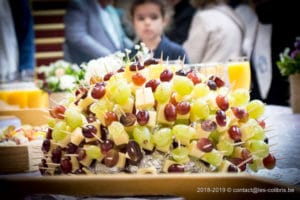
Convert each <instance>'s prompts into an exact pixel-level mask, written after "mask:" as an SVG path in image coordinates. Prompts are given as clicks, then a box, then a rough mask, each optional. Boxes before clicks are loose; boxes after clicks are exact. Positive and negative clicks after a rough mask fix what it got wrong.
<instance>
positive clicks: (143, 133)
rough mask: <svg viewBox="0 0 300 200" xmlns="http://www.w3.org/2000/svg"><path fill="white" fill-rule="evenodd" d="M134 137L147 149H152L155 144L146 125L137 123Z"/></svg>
mask: <svg viewBox="0 0 300 200" xmlns="http://www.w3.org/2000/svg"><path fill="white" fill-rule="evenodd" d="M132 134H133V139H134V140H135V141H136V142H137V143H138V144H139V145H140V146H141V147H142V148H145V149H149V150H151V149H152V148H153V144H152V142H151V133H150V131H149V129H148V128H147V127H146V126H140V125H137V126H135V127H134V129H133V133H132Z"/></svg>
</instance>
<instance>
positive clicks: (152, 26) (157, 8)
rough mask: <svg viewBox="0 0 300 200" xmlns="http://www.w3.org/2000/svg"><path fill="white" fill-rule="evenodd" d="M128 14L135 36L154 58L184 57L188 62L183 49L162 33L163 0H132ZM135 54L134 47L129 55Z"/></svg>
mask: <svg viewBox="0 0 300 200" xmlns="http://www.w3.org/2000/svg"><path fill="white" fill-rule="evenodd" d="M130 14H131V17H132V21H133V26H134V29H135V32H136V35H137V37H138V38H139V40H140V42H143V43H144V44H145V45H146V47H147V48H148V49H149V50H150V51H152V52H153V57H154V58H161V56H163V57H162V58H163V60H178V59H181V60H182V59H185V60H184V61H185V63H188V57H187V54H186V52H185V50H184V49H183V48H182V47H181V46H180V45H179V44H177V43H175V42H172V41H171V40H169V39H168V38H167V37H166V36H165V35H163V30H164V25H165V23H166V19H165V5H164V1H162V0H134V1H133V4H132V6H131V10H130ZM135 54H136V49H132V52H131V56H134V55H135Z"/></svg>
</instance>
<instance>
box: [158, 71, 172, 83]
mask: <svg viewBox="0 0 300 200" xmlns="http://www.w3.org/2000/svg"><path fill="white" fill-rule="evenodd" d="M172 78H173V72H172V71H171V70H169V69H165V70H164V71H163V72H162V73H161V74H160V80H161V81H163V82H168V81H170V80H171V79H172Z"/></svg>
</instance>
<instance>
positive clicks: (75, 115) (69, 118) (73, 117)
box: [65, 109, 83, 131]
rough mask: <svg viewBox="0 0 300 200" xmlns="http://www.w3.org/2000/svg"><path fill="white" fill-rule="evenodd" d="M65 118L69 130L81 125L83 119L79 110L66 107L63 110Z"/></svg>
mask: <svg viewBox="0 0 300 200" xmlns="http://www.w3.org/2000/svg"><path fill="white" fill-rule="evenodd" d="M65 120H66V122H67V124H68V125H69V127H70V128H71V131H73V130H74V129H75V128H77V127H80V126H82V124H83V120H82V116H81V114H80V112H78V111H76V110H75V109H67V110H66V112H65Z"/></svg>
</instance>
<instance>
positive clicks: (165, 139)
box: [152, 128, 172, 147]
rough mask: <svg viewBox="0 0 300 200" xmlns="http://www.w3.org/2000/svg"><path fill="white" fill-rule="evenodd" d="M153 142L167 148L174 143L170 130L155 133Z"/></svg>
mask: <svg viewBox="0 0 300 200" xmlns="http://www.w3.org/2000/svg"><path fill="white" fill-rule="evenodd" d="M152 141H153V143H154V144H155V145H157V146H159V147H163V146H167V145H169V144H171V143H172V132H171V129H170V128H161V129H159V130H157V131H155V132H154V134H153V135H152Z"/></svg>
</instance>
